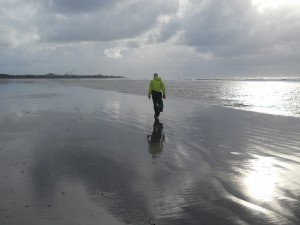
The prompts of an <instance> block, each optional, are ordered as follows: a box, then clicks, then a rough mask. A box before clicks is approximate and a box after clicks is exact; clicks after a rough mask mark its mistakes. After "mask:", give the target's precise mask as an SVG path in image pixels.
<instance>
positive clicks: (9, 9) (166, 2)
mask: <svg viewBox="0 0 300 225" xmlns="http://www.w3.org/2000/svg"><path fill="white" fill-rule="evenodd" d="M0 31H1V32H0V73H8V74H47V73H57V74H66V73H68V74H70V73H72V74H83V75H84V74H105V75H118V76H125V77H128V78H148V77H151V76H152V75H153V73H155V72H156V73H158V74H159V75H161V76H162V77H166V78H218V77H220V78H223V77H244V76H245V77H265V76H272V77H276V76H280V77H283V76H287V77H300V63H299V62H300V1H299V0H163V1H162V0H151V1H150V0H84V1H83V0H42V1H41V0H0Z"/></svg>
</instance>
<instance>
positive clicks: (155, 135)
mask: <svg viewBox="0 0 300 225" xmlns="http://www.w3.org/2000/svg"><path fill="white" fill-rule="evenodd" d="M163 129H164V126H163V124H162V123H160V122H159V119H157V118H156V119H155V121H154V124H153V131H152V134H151V135H150V134H148V136H147V139H148V144H149V152H150V153H151V154H152V157H153V158H156V157H158V156H159V155H160V153H161V152H162V150H163V142H164V140H165V134H164V133H163Z"/></svg>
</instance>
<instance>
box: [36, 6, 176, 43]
mask: <svg viewBox="0 0 300 225" xmlns="http://www.w3.org/2000/svg"><path fill="white" fill-rule="evenodd" d="M70 2H73V1H67V0H64V1H62V2H61V1H58V0H56V1H52V2H51V3H56V5H55V7H54V8H57V12H59V13H54V12H52V13H40V14H39V15H38V21H40V22H39V23H38V24H37V25H38V27H39V35H40V37H41V38H42V41H53V42H68V41H112V40H119V39H126V38H133V37H136V36H137V35H140V34H141V33H143V32H146V31H147V30H149V29H151V28H152V27H153V26H154V25H155V24H156V22H157V18H158V16H159V15H160V14H161V13H163V12H164V11H169V10H171V8H170V7H169V6H163V4H161V3H157V2H155V1H153V3H152V4H149V3H148V2H145V1H112V2H110V1H91V0H90V1H87V2H86V1H75V3H74V5H73V4H71V3H70ZM83 2H84V5H85V7H83V8H81V5H82V4H83ZM108 2H109V3H108ZM120 2H121V3H122V4H120ZM114 3H115V4H114ZM48 4H49V2H48ZM69 5H70V7H67V6H69ZM65 8H66V9H68V10H69V12H77V11H78V12H86V10H89V9H90V8H92V9H90V11H89V13H79V14H72V15H69V14H64V13H63V12H65ZM96 9H97V10H96Z"/></svg>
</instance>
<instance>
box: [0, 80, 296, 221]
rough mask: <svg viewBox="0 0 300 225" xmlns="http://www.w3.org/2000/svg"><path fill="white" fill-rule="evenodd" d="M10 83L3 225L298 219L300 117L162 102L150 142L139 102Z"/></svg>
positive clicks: (1, 135)
mask: <svg viewBox="0 0 300 225" xmlns="http://www.w3.org/2000/svg"><path fill="white" fill-rule="evenodd" d="M7 85H11V87H16V90H18V91H15V92H10V91H9V90H8V89H7V91H6V92H5V90H4V89H3V88H5V87H7ZM14 85H16V84H13V83H9V84H0V88H1V98H0V112H1V114H0V124H1V128H0V129H1V131H0V143H1V145H0V165H1V166H0V167H1V170H0V171H1V172H0V182H1V187H0V224H7V225H10V224H32V225H34V224H38V225H40V224H87V225H89V224H149V222H150V223H155V224H173V225H174V224H175V225H176V224H178V225H179V224H297V223H299V220H300V211H299V206H300V205H299V197H300V181H299V178H300V172H299V171H300V151H299V146H300V140H299V134H300V119H299V118H292V117H280V116H272V115H267V114H259V113H253V112H246V111H239V110H234V109H230V108H224V107H219V106H209V105H205V106H204V105H200V104H193V103H191V102H187V101H182V100H174V99H172V100H168V99H167V101H166V102H165V111H164V112H163V113H162V115H161V119H160V122H161V123H162V124H163V127H164V129H163V133H164V135H165V141H164V142H163V144H162V145H155V146H153V145H151V144H149V143H148V140H147V135H149V134H151V133H152V132H153V123H154V119H153V109H152V105H151V101H149V100H148V99H147V98H146V96H145V97H144V96H135V95H126V94H122V93H117V92H110V91H102V90H94V89H88V88H84V87H80V86H67V87H66V86H64V85H60V84H57V83H52V82H44V81H43V82H38V83H34V82H32V83H26V84H19V85H21V86H22V87H23V88H24V89H22V90H20V88H19V86H18V85H17V86H14ZM11 87H10V88H11ZM24 93H26V96H24V95H25V94H24Z"/></svg>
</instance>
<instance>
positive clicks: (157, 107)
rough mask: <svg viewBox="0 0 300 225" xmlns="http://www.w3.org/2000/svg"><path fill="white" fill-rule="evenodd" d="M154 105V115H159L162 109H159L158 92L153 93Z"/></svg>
mask: <svg viewBox="0 0 300 225" xmlns="http://www.w3.org/2000/svg"><path fill="white" fill-rule="evenodd" d="M152 100H153V107H154V112H155V114H154V117H156V118H157V117H159V114H160V109H159V95H158V93H155V92H154V93H152Z"/></svg>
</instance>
